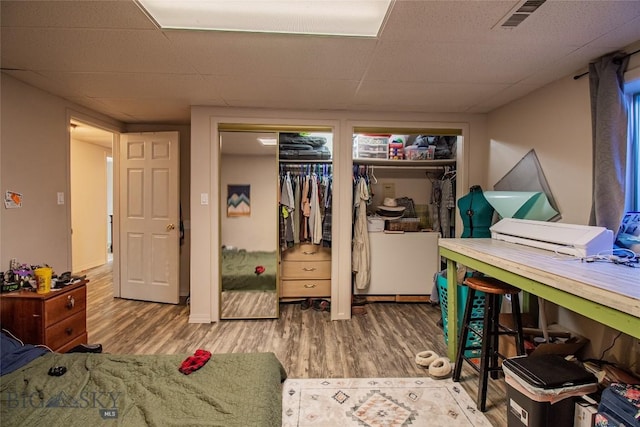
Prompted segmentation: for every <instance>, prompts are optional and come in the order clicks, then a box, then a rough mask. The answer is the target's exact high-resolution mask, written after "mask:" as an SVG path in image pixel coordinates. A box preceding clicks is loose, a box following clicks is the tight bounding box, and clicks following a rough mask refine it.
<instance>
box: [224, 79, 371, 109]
mask: <svg viewBox="0 0 640 427" xmlns="http://www.w3.org/2000/svg"><path fill="white" fill-rule="evenodd" d="M216 82H217V83H218V84H219V85H220V95H221V97H222V98H223V99H225V100H226V101H227V102H228V103H230V104H235V105H237V104H238V103H240V102H242V106H246V107H250V106H255V107H260V106H263V105H265V104H262V102H263V101H264V102H269V103H276V104H277V105H280V106H289V108H297V107H300V106H304V107H305V108H310V107H312V106H317V108H323V109H324V108H327V107H329V106H331V105H332V104H334V103H336V104H340V105H344V104H346V103H347V102H348V101H349V100H350V99H351V98H352V97H353V95H354V94H355V92H356V89H357V87H358V82H357V81H353V80H324V79H323V80H313V79H307V78H298V79H280V78H266V77H265V78H261V79H255V78H249V77H237V78H233V77H222V78H217V79H216ZM252 102H255V103H256V105H251V103H252Z"/></svg>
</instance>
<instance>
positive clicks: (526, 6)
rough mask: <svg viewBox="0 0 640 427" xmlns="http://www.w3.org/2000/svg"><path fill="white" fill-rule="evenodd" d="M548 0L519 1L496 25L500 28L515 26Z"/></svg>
mask: <svg viewBox="0 0 640 427" xmlns="http://www.w3.org/2000/svg"><path fill="white" fill-rule="evenodd" d="M545 1H547V0H526V1H523V2H519V3H518V4H517V5H516V6H515V7H514V8H513V9H511V10H510V11H509V13H507V14H506V15H505V16H504V17H503V18H502V19H501V20H500V21H499V22H498V23H497V24H496V25H495V26H494V28H496V27H500V28H515V27H517V26H518V25H520V24H521V23H522V21H524V20H525V19H527V17H528V16H529V15H531V14H532V13H533V12H535V11H536V10H538V8H539V7H540V6H542V4H543V3H544V2H545Z"/></svg>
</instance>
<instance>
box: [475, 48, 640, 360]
mask: <svg viewBox="0 0 640 427" xmlns="http://www.w3.org/2000/svg"><path fill="white" fill-rule="evenodd" d="M632 59H633V61H632V62H631V63H630V67H629V69H637V68H638V67H640V58H638V55H636V57H633V58H632ZM487 135H488V139H489V141H490V151H489V159H488V177H487V182H486V187H487V188H492V187H493V185H494V184H495V183H496V182H497V181H498V180H499V179H500V178H501V177H502V176H503V175H504V174H505V173H506V172H508V171H509V170H510V169H511V168H512V167H513V166H514V165H515V164H516V163H517V162H518V160H520V159H521V158H522V156H524V155H525V154H526V153H527V152H528V151H529V150H531V149H535V151H536V154H537V155H538V158H539V160H540V163H541V165H542V168H543V170H544V173H545V176H546V178H547V180H548V182H549V185H550V187H551V191H552V192H553V195H554V197H555V199H556V201H557V203H558V206H559V208H560V212H561V214H562V219H561V220H560V222H564V223H572V224H583V225H587V224H588V221H589V213H590V210H591V193H592V180H591V175H592V174H591V169H592V160H591V159H592V149H591V112H590V100H589V78H588V77H587V76H585V77H583V78H581V79H578V80H574V79H573V76H567V77H565V78H563V79H560V80H558V81H556V82H554V83H552V84H550V85H548V86H546V87H544V88H542V89H540V90H537V91H535V92H533V93H531V94H529V95H527V96H526V97H524V98H522V99H520V100H517V101H515V102H512V103H511V104H508V105H506V106H504V107H501V108H498V109H496V110H494V111H492V112H491V113H489V115H488V119H487ZM548 311H549V316H550V318H551V320H554V321H557V322H558V323H560V324H561V325H563V326H565V327H567V328H569V329H571V330H574V331H576V332H578V333H580V334H582V335H584V336H586V337H588V338H589V339H590V343H589V345H588V346H587V348H586V353H585V354H586V355H587V356H588V357H600V356H601V352H602V351H603V350H604V349H605V348H607V347H608V346H609V345H610V344H611V343H612V342H613V340H614V338H615V336H616V335H617V334H618V332H617V331H614V330H612V329H611V328H608V327H605V326H603V325H601V324H599V323H597V322H594V321H592V320H590V319H587V318H585V317H583V316H580V315H578V314H576V313H573V312H571V311H568V310H565V309H562V308H558V307H556V306H553V305H552V306H551V307H550V309H549V310H548ZM638 348H639V347H638V346H636V345H634V339H633V338H631V337H630V336H627V335H624V334H623V335H622V336H621V337H620V338H619V339H618V340H617V342H616V346H615V347H614V348H613V349H612V350H610V351H609V352H607V357H606V358H607V359H609V360H615V361H620V362H622V363H624V364H626V365H627V366H628V365H631V364H632V363H633V362H634V361H637V360H640V355H639V354H638ZM636 369H640V367H638V366H637V365H636Z"/></svg>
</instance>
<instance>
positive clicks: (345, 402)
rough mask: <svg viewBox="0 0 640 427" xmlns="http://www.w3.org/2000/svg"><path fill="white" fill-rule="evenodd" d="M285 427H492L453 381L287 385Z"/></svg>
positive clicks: (318, 381) (342, 380) (304, 382)
mask: <svg viewBox="0 0 640 427" xmlns="http://www.w3.org/2000/svg"><path fill="white" fill-rule="evenodd" d="M282 393H283V398H282V405H283V406H282V425H283V426H284V427H292V426H323V427H337V426H341V427H342V426H365V427H378V426H380V427H382V426H385V427H392V426H393V427H400V426H412V427H417V426H429V427H436V426H447V427H449V426H475V427H477V426H490V425H491V423H489V421H488V420H487V419H486V418H485V416H484V414H483V413H482V412H480V411H478V410H477V409H476V404H475V402H474V401H473V399H471V398H470V397H469V395H468V394H467V393H466V392H465V391H464V389H463V388H462V387H461V386H460V384H457V383H454V382H453V381H451V379H450V378H449V379H444V380H434V379H431V378H429V377H425V378H332V379H288V380H286V381H285V383H284V388H283V392H282Z"/></svg>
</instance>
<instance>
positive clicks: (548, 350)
mask: <svg viewBox="0 0 640 427" xmlns="http://www.w3.org/2000/svg"><path fill="white" fill-rule="evenodd" d="M510 320H511V315H510V314H500V323H501V324H504V325H507V326H510V323H511V322H510ZM503 322H504V323H503ZM522 323H523V325H524V326H525V327H527V326H528V325H527V322H526V321H525V318H524V314H523V322H522ZM547 329H548V330H549V331H558V332H568V333H569V334H570V338H566V339H565V338H562V339H560V338H559V339H557V340H556V342H552V343H543V344H538V345H537V346H536V347H535V349H534V350H533V351H532V352H531V353H529V355H530V356H540V355H543V354H558V355H560V356H569V355H572V354H576V353H577V352H578V351H580V350H581V349H582V347H584V346H585V344H587V343H588V342H589V340H588V339H587V338H585V337H583V336H580V335H578V334H576V333H574V332H572V331H569V330H567V329H566V328H563V327H562V326H560V325H557V324H552V325H549V326H548V328H547ZM525 338H526V336H525ZM525 347H526V346H525ZM499 351H500V353H501V354H503V355H504V356H505V357H507V358H509V357H513V356H516V355H517V354H516V344H515V338H514V337H511V336H500V342H499Z"/></svg>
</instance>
